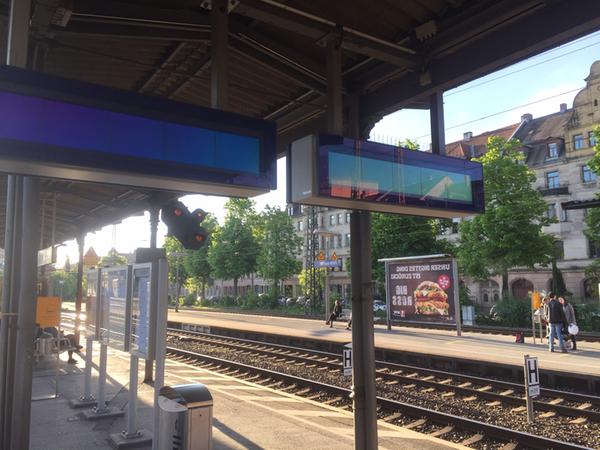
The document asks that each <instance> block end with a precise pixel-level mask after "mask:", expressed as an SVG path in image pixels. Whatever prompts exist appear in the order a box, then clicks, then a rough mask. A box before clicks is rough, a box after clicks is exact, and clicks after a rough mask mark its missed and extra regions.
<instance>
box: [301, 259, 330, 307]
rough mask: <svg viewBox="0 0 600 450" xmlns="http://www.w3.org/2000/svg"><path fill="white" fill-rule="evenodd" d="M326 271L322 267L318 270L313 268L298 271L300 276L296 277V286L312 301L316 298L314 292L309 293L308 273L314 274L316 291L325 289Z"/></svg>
mask: <svg viewBox="0 0 600 450" xmlns="http://www.w3.org/2000/svg"><path fill="white" fill-rule="evenodd" d="M326 270H327V269H326V268H323V267H322V268H319V269H315V268H314V267H313V268H312V269H302V270H301V271H300V274H299V275H298V284H299V285H300V287H301V288H302V292H303V293H304V295H307V296H309V297H310V298H312V299H314V298H315V297H316V296H317V293H316V292H310V286H309V282H310V272H311V271H312V272H314V274H315V276H316V279H317V289H318V290H322V289H323V288H324V287H325V276H326V274H327V272H326Z"/></svg>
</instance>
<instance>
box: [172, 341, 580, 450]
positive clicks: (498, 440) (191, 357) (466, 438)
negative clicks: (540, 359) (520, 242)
mask: <svg viewBox="0 0 600 450" xmlns="http://www.w3.org/2000/svg"><path fill="white" fill-rule="evenodd" d="M167 355H168V357H170V358H176V359H178V360H183V361H185V362H188V363H195V364H199V365H201V366H203V367H204V368H207V369H210V370H216V371H219V372H223V373H226V374H228V375H232V376H236V377H241V378H245V379H247V380H252V381H253V382H255V383H260V384H263V385H268V386H269V387H274V388H277V389H282V390H285V391H286V392H293V393H295V394H296V395H302V396H304V397H308V398H311V399H313V400H319V399H321V400H323V401H325V402H326V403H328V404H330V405H335V406H339V407H344V408H346V409H348V408H351V406H350V400H349V399H350V396H351V393H352V391H351V390H350V389H348V388H344V387H340V386H336V385H332V384H327V383H323V382H319V381H315V380H312V379H308V378H304V377H299V376H295V375H290V374H287V373H282V372H278V371H274V370H269V369H265V368H260V367H256V366H253V365H248V364H244V363H240V362H236V361H231V360H225V359H222V358H216V357H213V356H209V355H205V354H200V353H197V352H192V351H189V350H183V349H180V348H175V347H172V346H168V347H167ZM337 369H339V365H338V367H337ZM377 403H378V412H379V415H380V417H381V418H383V420H387V421H390V422H392V421H396V422H401V423H403V424H405V425H407V426H408V427H409V428H415V429H419V428H426V429H427V430H428V433H429V434H431V435H432V436H435V437H438V438H441V439H444V438H446V437H449V436H451V437H452V438H453V439H451V440H453V441H454V442H457V436H458V437H459V439H458V442H461V443H462V444H463V445H470V446H473V447H474V448H498V449H503V450H512V449H516V448H520V449H530V448H531V449H555V450H567V449H570V450H575V449H586V448H589V447H585V446H580V445H576V444H570V443H566V442H561V441H558V440H555V439H550V438H546V437H543V436H539V435H535V434H531V433H526V432H523V431H517V430H513V429H510V428H506V427H501V426H497V425H491V424H488V423H485V422H482V421H477V420H473V419H468V418H465V417H460V416H456V415H452V414H447V413H444V412H440V411H436V410H433V409H428V408H423V407H419V406H415V405H412V404H408V403H404V402H400V401H397V400H392V399H389V398H383V397H378V398H377Z"/></svg>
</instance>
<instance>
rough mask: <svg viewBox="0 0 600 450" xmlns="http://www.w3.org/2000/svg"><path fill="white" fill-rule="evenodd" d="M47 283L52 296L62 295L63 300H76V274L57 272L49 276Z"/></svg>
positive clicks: (63, 271)
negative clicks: (52, 293) (50, 287)
mask: <svg viewBox="0 0 600 450" xmlns="http://www.w3.org/2000/svg"><path fill="white" fill-rule="evenodd" d="M49 283H50V285H51V286H52V292H54V295H59V296H60V295H62V298H63V300H67V301H75V299H76V298H77V272H67V271H65V270H57V271H55V272H52V273H51V274H50V280H49Z"/></svg>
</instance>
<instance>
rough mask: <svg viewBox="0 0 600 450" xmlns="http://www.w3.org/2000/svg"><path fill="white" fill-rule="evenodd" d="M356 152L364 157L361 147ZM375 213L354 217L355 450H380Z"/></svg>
mask: <svg viewBox="0 0 600 450" xmlns="http://www.w3.org/2000/svg"><path fill="white" fill-rule="evenodd" d="M358 105H359V102H358V96H357V95H352V96H350V97H349V106H350V115H349V118H350V121H351V122H350V124H349V125H350V127H349V128H350V132H351V134H352V137H353V138H355V139H359V138H360V131H359V121H358V120H359V113H358ZM356 152H357V153H360V148H359V147H358V146H357V148H356ZM370 236H371V213H369V212H367V211H353V212H352V214H351V216H350V256H351V261H352V279H351V281H352V351H353V353H354V354H353V359H354V367H353V378H352V381H353V385H354V448H355V449H356V450H370V449H373V448H377V447H378V445H377V442H378V441H377V401H376V392H375V338H374V336H373V293H372V281H371V239H370Z"/></svg>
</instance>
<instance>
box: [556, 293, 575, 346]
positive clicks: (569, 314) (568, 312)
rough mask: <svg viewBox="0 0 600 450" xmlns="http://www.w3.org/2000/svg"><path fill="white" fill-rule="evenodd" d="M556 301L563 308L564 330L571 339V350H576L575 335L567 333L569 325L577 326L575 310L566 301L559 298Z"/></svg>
mask: <svg viewBox="0 0 600 450" xmlns="http://www.w3.org/2000/svg"><path fill="white" fill-rule="evenodd" d="M558 301H559V302H560V303H561V305H562V307H563V312H564V314H565V319H566V324H567V325H566V328H567V333H568V335H569V338H570V339H571V350H577V341H576V339H575V335H574V334H571V333H569V327H570V326H571V325H577V317H575V308H573V305H571V304H570V303H569V302H568V301H567V299H565V298H563V297H559V299H558Z"/></svg>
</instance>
